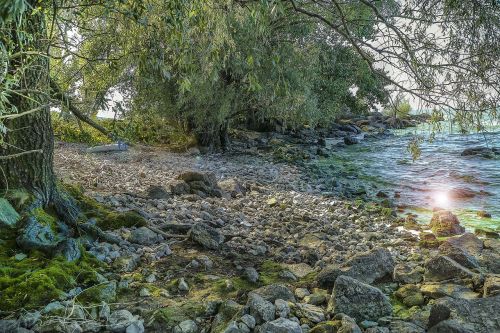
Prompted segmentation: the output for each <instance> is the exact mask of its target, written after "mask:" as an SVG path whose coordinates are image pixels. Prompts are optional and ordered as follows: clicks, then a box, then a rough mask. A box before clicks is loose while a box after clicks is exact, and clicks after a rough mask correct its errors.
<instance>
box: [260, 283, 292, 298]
mask: <svg viewBox="0 0 500 333" xmlns="http://www.w3.org/2000/svg"><path fill="white" fill-rule="evenodd" d="M252 293H255V294H258V295H260V296H261V297H262V298H264V299H265V300H266V301H269V302H274V301H276V300H277V299H282V300H284V301H290V302H295V297H294V296H293V293H292V291H291V290H290V289H288V287H287V286H285V285H282V284H270V285H267V286H264V287H260V288H258V289H255V290H253V291H252Z"/></svg>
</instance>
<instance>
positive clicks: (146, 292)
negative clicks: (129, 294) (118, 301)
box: [139, 288, 151, 297]
mask: <svg viewBox="0 0 500 333" xmlns="http://www.w3.org/2000/svg"><path fill="white" fill-rule="evenodd" d="M139 296H141V297H150V296H151V292H150V291H149V290H148V289H147V288H141V290H140V291H139Z"/></svg>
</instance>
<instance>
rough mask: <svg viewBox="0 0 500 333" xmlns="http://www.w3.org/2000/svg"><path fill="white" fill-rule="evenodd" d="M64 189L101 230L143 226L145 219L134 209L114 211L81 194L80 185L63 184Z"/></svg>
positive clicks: (145, 222)
mask: <svg viewBox="0 0 500 333" xmlns="http://www.w3.org/2000/svg"><path fill="white" fill-rule="evenodd" d="M63 188H64V190H65V191H66V192H67V193H69V194H70V195H71V196H72V197H73V198H74V199H75V200H76V201H77V203H78V206H79V207H80V208H81V209H82V211H83V213H84V214H85V216H87V217H88V218H94V219H95V220H96V224H97V226H98V227H100V228H101V229H103V230H115V229H119V228H121V227H126V228H130V227H134V226H135V227H143V226H146V225H147V221H146V220H145V219H144V218H143V217H142V216H141V215H139V214H138V213H136V212H134V211H126V212H116V211H113V210H112V209H111V208H110V207H107V206H105V205H102V204H100V203H98V202H97V201H96V200H94V199H92V198H90V197H88V196H86V195H84V194H83V190H82V188H81V187H78V186H76V185H69V184H64V185H63Z"/></svg>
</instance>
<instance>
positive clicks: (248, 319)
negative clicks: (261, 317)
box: [240, 314, 256, 329]
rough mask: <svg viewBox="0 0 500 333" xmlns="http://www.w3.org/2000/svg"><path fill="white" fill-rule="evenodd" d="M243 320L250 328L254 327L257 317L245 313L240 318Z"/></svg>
mask: <svg viewBox="0 0 500 333" xmlns="http://www.w3.org/2000/svg"><path fill="white" fill-rule="evenodd" d="M240 320H241V322H243V323H244V324H245V325H246V326H247V327H248V328H250V329H254V328H255V325H256V322H255V318H254V317H253V316H251V315H249V314H245V315H243V316H242V317H241V318H240Z"/></svg>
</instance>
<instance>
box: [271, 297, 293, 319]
mask: <svg viewBox="0 0 500 333" xmlns="http://www.w3.org/2000/svg"><path fill="white" fill-rule="evenodd" d="M274 306H275V307H276V317H281V318H286V317H288V315H289V314H290V306H288V302H287V301H284V300H282V299H277V300H276V301H274Z"/></svg>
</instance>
